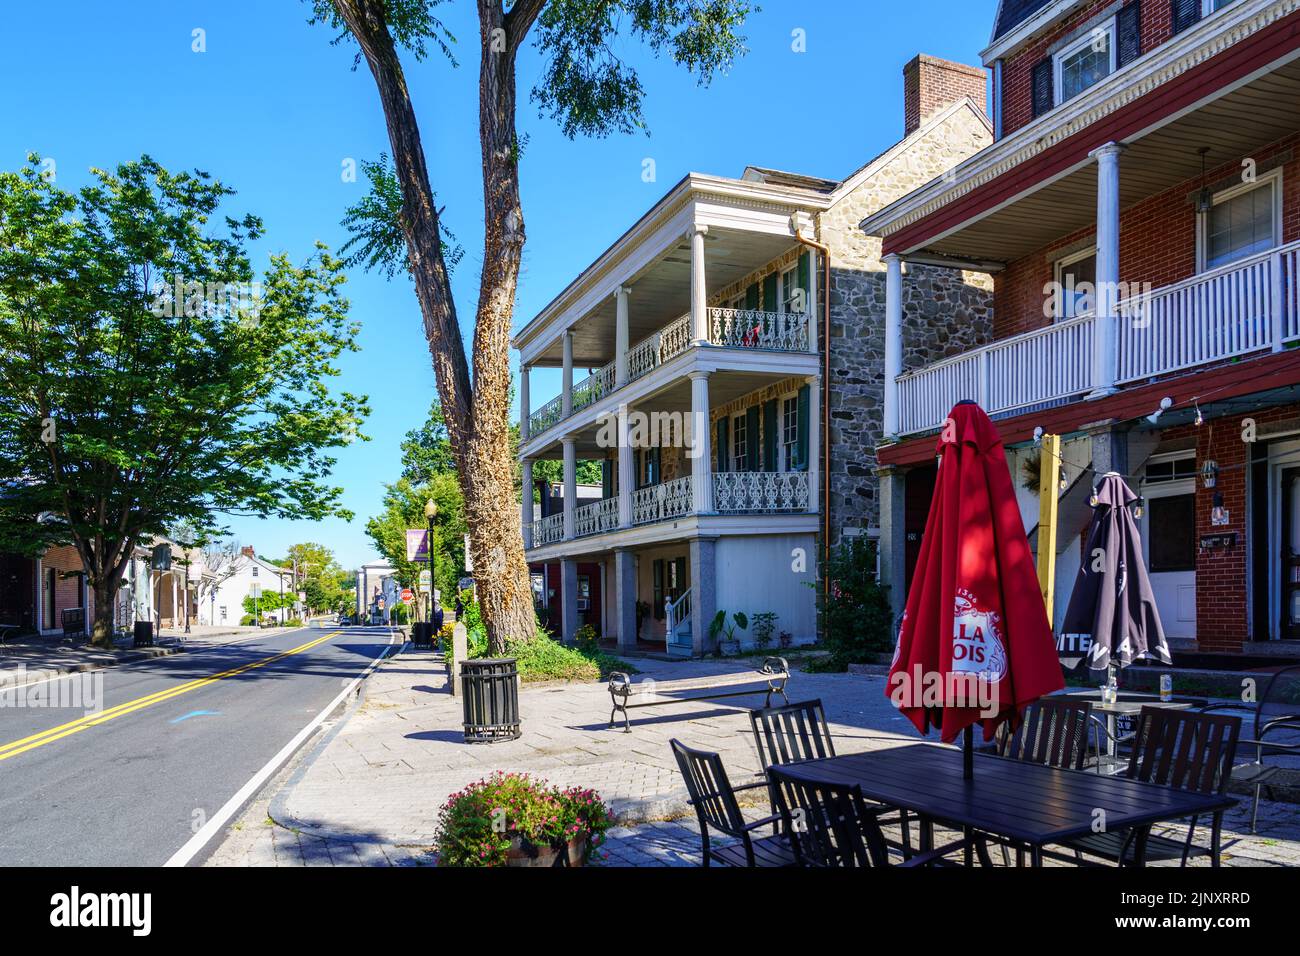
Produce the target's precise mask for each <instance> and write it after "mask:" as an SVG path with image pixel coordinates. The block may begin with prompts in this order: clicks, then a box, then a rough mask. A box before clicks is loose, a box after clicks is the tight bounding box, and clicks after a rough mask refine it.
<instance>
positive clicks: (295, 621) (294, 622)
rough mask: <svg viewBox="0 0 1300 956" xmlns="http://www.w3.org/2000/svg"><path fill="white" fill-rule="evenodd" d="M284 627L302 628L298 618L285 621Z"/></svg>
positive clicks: (300, 620) (300, 619)
mask: <svg viewBox="0 0 1300 956" xmlns="http://www.w3.org/2000/svg"><path fill="white" fill-rule="evenodd" d="M284 626H285V627H302V618H300V617H291V618H289V620H287V621H285V622H284Z"/></svg>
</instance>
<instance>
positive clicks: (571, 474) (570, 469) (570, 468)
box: [564, 438, 578, 541]
mask: <svg viewBox="0 0 1300 956" xmlns="http://www.w3.org/2000/svg"><path fill="white" fill-rule="evenodd" d="M577 498H578V446H577V444H576V443H575V441H574V439H572V438H566V439H564V540H565V541H568V540H569V539H571V538H572V537H573V536H574V530H575V529H574V523H573V510H574V505H575V504H576V502H577Z"/></svg>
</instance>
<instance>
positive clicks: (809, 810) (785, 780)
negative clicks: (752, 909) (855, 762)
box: [768, 766, 888, 868]
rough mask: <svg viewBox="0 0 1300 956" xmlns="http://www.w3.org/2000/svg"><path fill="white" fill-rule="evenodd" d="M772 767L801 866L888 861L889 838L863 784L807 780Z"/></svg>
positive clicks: (779, 805)
mask: <svg viewBox="0 0 1300 956" xmlns="http://www.w3.org/2000/svg"><path fill="white" fill-rule="evenodd" d="M768 773H769V777H770V779H771V782H772V790H773V793H774V795H775V798H776V801H777V810H778V812H779V813H780V814H781V817H782V819H783V822H784V824H785V827H784V828H785V830H786V832H788V833H789V834H790V836H791V840H790V842H791V844H792V846H793V847H794V850H795V856H796V858H797V859H798V861H799V865H800V866H812V867H847V868H864V867H872V866H885V865H887V863H888V851H887V849H886V847H885V838H884V836H883V834H882V833H881V832H880V825H879V824H878V823H877V822H876V818H875V816H874V815H872V813H871V812H869V810H868V809H867V806H866V801H864V800H863V798H862V788H861V787H859V786H858V785H857V784H852V785H846V784H834V783H828V782H825V781H811V780H804V779H801V778H799V777H794V776H790V775H789V774H788V773H787V772H786V770H784V769H783V768H781V767H778V766H774V767H772V768H771V769H770V771H769V772H768Z"/></svg>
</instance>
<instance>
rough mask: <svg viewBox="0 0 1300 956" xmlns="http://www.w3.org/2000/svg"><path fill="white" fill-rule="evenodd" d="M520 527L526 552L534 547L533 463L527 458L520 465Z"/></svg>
mask: <svg viewBox="0 0 1300 956" xmlns="http://www.w3.org/2000/svg"><path fill="white" fill-rule="evenodd" d="M519 474H520V484H521V485H522V487H521V488H520V493H519V526H520V528H521V529H522V530H523V535H524V550H527V549H529V548H531V547H532V546H533V462H532V459H531V458H525V459H524V460H523V461H521V462H520V463H519Z"/></svg>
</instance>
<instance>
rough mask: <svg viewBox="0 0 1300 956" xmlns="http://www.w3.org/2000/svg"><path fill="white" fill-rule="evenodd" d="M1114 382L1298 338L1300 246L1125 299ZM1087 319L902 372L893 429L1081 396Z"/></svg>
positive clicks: (1088, 372) (1087, 381)
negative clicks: (964, 402) (975, 406)
mask: <svg viewBox="0 0 1300 956" xmlns="http://www.w3.org/2000/svg"><path fill="white" fill-rule="evenodd" d="M1117 316H1118V318H1117V327H1116V351H1117V355H1116V358H1117V363H1118V364H1117V373H1116V384H1118V385H1127V384H1131V383H1133V382H1140V381H1144V380H1147V379H1151V378H1156V377H1158V376H1161V375H1168V374H1171V373H1173V372H1178V371H1182V370H1184V369H1188V368H1193V367H1195V366H1198V365H1205V364H1207V363H1210V362H1219V361H1223V360H1225V359H1230V358H1233V357H1234V356H1238V355H1246V354H1248V353H1251V352H1258V351H1262V350H1264V349H1270V348H1272V349H1280V348H1282V346H1283V345H1284V344H1285V343H1287V342H1291V341H1293V340H1296V339H1300V242H1295V243H1291V244H1289V245H1286V246H1282V247H1280V248H1278V249H1273V250H1270V251H1268V252H1265V253H1261V254H1260V255H1258V256H1252V257H1251V258H1249V259H1246V260H1244V261H1241V262H1235V263H1232V264H1231V265H1228V266H1224V267H1222V268H1219V269H1215V270H1213V271H1212V272H1207V273H1204V274H1203V275H1198V276H1194V277H1193V278H1190V279H1187V280H1185V281H1183V282H1179V283H1176V284H1174V285H1171V286H1166V287H1165V288H1162V289H1156V290H1155V291H1153V292H1150V293H1147V294H1144V295H1139V296H1133V297H1131V298H1128V299H1125V300H1124V301H1123V302H1121V303H1120V304H1119V307H1118V309H1117ZM1094 329H1095V323H1094V321H1093V317H1092V316H1091V315H1085V316H1081V317H1079V318H1075V319H1071V320H1069V321H1067V322H1058V323H1055V324H1053V325H1050V326H1048V327H1047V328H1043V329H1036V330H1034V331H1033V332H1027V333H1025V334H1023V335H1016V336H1012V337H1011V338H1007V339H1002V340H1000V341H997V342H993V343H991V344H989V345H985V346H982V347H980V348H978V349H973V350H971V351H969V352H965V353H963V354H961V355H958V356H955V357H953V358H950V359H946V360H944V361H942V362H936V363H935V364H934V365H928V366H926V367H924V368H920V369H916V370H915V371H911V372H907V373H905V374H903V375H900V376H899V377H898V379H897V382H898V410H899V431H900V432H901V433H903V434H908V433H911V432H919V431H926V430H929V429H933V428H938V427H940V426H941V425H942V424H943V419H944V416H946V415H947V414H948V412H949V410H950V409H951V408H952V406H953V405H955V404H956V403H957V402H958V401H960V400H961V399H964V398H972V399H974V400H975V401H977V402H979V403H980V405H981V406H982V407H983V408H984V410H985V411H987V412H988V413H989V414H997V413H1000V412H1010V411H1015V410H1017V409H1025V408H1029V407H1031V406H1033V405H1037V404H1040V403H1047V402H1056V401H1060V400H1063V399H1068V398H1073V397H1077V396H1081V395H1084V394H1086V393H1087V392H1088V391H1090V390H1091V388H1092V375H1093V352H1094V345H1093V338H1094Z"/></svg>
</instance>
